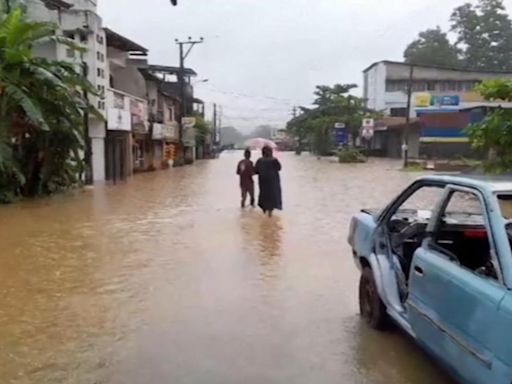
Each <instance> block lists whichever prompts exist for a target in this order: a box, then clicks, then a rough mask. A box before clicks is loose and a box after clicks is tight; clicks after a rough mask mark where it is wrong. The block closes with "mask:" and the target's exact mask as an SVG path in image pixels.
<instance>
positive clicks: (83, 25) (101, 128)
mask: <svg viewBox="0 0 512 384" xmlns="http://www.w3.org/2000/svg"><path fill="white" fill-rule="evenodd" d="M26 3H27V15H28V17H29V18H30V19H32V20H36V21H48V22H53V23H55V24H57V25H58V26H59V30H58V32H57V33H58V34H59V35H61V36H64V37H67V38H69V39H72V40H74V41H75V42H76V43H77V44H78V45H80V46H82V47H84V48H85V49H86V52H85V53H83V54H80V53H77V52H75V51H73V50H72V49H68V48H67V47H66V46H64V45H62V44H58V43H55V42H48V43H46V44H45V45H43V46H38V47H35V48H34V51H35V53H36V54H37V55H39V56H42V57H47V58H49V59H57V60H64V61H69V62H72V63H75V64H76V65H77V67H78V68H80V70H86V71H87V73H88V79H89V81H90V82H91V83H92V84H93V85H94V86H95V87H96V89H97V90H98V91H100V92H101V93H102V97H95V96H89V100H90V101H91V103H92V104H93V105H95V106H96V107H97V108H98V110H99V111H100V112H101V113H102V114H103V115H104V116H105V117H106V103H105V98H104V96H105V94H106V90H107V87H108V82H109V68H108V63H107V59H106V58H107V47H106V38H105V32H104V30H103V25H102V24H103V22H102V19H101V17H100V16H99V15H98V13H97V1H96V0H66V1H64V0H27V2H26ZM84 68H87V69H84ZM105 135H106V131H105V122H104V121H101V120H99V119H97V118H95V117H91V118H90V119H89V136H90V138H91V147H92V172H93V178H94V181H103V180H105Z"/></svg>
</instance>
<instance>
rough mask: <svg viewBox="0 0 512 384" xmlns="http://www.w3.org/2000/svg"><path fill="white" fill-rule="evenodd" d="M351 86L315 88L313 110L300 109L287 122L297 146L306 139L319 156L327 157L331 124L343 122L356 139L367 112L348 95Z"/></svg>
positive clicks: (357, 101) (355, 98)
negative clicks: (297, 113)
mask: <svg viewBox="0 0 512 384" xmlns="http://www.w3.org/2000/svg"><path fill="white" fill-rule="evenodd" d="M356 87H357V86H356V85H355V84H336V85H334V86H332V87H330V86H325V85H319V86H317V87H316V90H315V93H314V95H315V97H316V98H315V101H314V102H313V104H314V105H315V107H314V108H305V107H301V112H302V113H301V114H300V115H299V116H298V117H296V118H294V119H292V120H291V121H289V122H288V125H287V129H288V131H289V132H290V133H291V134H292V135H294V136H295V137H296V138H297V140H298V142H299V147H300V146H301V144H302V143H303V142H304V141H306V140H309V141H310V144H311V146H312V149H313V151H314V152H315V153H317V154H319V155H327V154H328V153H329V152H330V151H331V150H332V148H333V144H334V143H333V136H332V129H333V127H334V124H335V123H344V124H345V125H346V126H347V128H348V130H349V132H350V133H351V134H352V136H353V137H357V136H358V134H359V129H360V127H361V121H362V119H363V118H364V117H365V116H368V114H369V113H370V111H368V110H366V109H365V108H364V102H363V100H362V99H361V98H359V97H356V96H353V95H350V94H349V92H350V91H351V90H352V89H354V88H356Z"/></svg>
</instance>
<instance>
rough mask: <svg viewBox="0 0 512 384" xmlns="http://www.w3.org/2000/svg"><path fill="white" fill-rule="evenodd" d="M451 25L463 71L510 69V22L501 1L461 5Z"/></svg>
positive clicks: (511, 59)
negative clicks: (467, 69) (468, 69)
mask: <svg viewBox="0 0 512 384" xmlns="http://www.w3.org/2000/svg"><path fill="white" fill-rule="evenodd" d="M451 23H452V31H453V32H455V33H456V34H457V42H456V43H457V45H458V46H459V47H460V48H461V49H462V60H463V63H464V65H465V66H466V67H467V68H471V69H479V70H497V71H504V70H512V22H511V20H510V18H509V16H508V14H507V12H506V9H505V6H504V4H503V1H502V0H479V1H478V4H476V5H472V4H470V3H467V4H464V5H462V6H460V7H458V8H456V9H455V10H454V11H453V13H452V16H451Z"/></svg>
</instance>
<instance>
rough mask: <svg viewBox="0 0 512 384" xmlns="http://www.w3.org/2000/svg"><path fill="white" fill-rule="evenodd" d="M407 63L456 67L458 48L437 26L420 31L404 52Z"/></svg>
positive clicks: (458, 63) (457, 63)
mask: <svg viewBox="0 0 512 384" xmlns="http://www.w3.org/2000/svg"><path fill="white" fill-rule="evenodd" d="M404 58H405V61H406V62H407V63H413V64H422V65H437V66H445V67H457V66H458V65H460V62H459V57H458V50H457V48H456V47H455V46H454V45H453V44H451V43H450V40H448V36H447V34H446V33H445V32H443V31H442V30H441V28H440V27H439V26H438V27H436V28H435V29H427V30H426V31H423V32H420V34H419V36H418V38H417V39H416V40H414V41H413V42H412V43H410V44H409V45H408V46H407V48H406V49H405V52H404Z"/></svg>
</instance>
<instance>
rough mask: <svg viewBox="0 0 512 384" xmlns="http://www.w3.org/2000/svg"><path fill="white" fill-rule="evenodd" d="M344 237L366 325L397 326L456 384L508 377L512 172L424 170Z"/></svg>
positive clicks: (499, 383) (503, 381)
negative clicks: (495, 174)
mask: <svg viewBox="0 0 512 384" xmlns="http://www.w3.org/2000/svg"><path fill="white" fill-rule="evenodd" d="M348 241H349V243H350V245H351V247H352V249H353V256H354V259H355V261H356V264H357V265H358V267H359V268H360V270H361V278H360V283H359V304H360V311H361V315H362V318H363V319H364V320H365V321H366V322H367V323H368V324H369V325H370V326H371V327H374V328H377V329H384V328H385V326H386V325H387V324H388V323H389V322H390V321H392V322H394V323H396V324H398V326H399V327H401V328H402V329H403V330H405V332H407V333H408V334H409V335H410V336H411V337H413V338H414V339H415V340H416V341H417V342H418V343H419V344H420V345H421V346H422V347H423V348H425V349H426V350H427V351H428V352H429V353H430V354H431V355H433V356H434V357H435V358H436V359H437V360H439V361H440V362H441V363H442V364H443V365H445V366H446V367H447V368H448V369H449V370H450V371H451V372H452V373H453V374H454V376H456V377H457V378H458V379H459V380H460V381H461V382H463V383H474V384H490V383H492V384H511V383H512V250H511V243H512V179H510V178H509V179H508V180H507V179H500V178H495V179H494V178H487V177H477V176H468V177H466V176H426V177H422V178H420V179H418V180H417V181H416V182H414V183H413V184H412V185H410V186H409V187H408V188H406V189H405V190H404V191H403V192H402V193H401V194H400V195H399V196H398V197H397V198H396V199H394V200H393V201H392V202H391V203H390V204H389V205H388V206H387V207H385V208H384V209H382V210H363V211H362V212H360V213H359V214H357V215H356V216H354V217H353V218H352V220H351V223H350V233H349V239H348Z"/></svg>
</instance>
